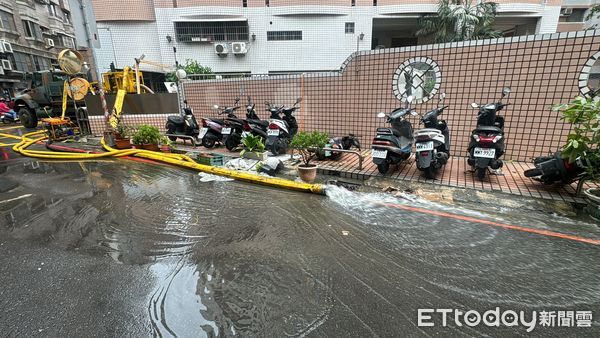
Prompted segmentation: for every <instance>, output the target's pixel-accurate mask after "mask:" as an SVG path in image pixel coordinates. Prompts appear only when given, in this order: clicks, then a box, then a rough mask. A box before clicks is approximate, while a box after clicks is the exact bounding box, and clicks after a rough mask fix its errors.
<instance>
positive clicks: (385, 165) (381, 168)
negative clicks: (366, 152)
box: [377, 161, 390, 175]
mask: <svg viewBox="0 0 600 338" xmlns="http://www.w3.org/2000/svg"><path fill="white" fill-rule="evenodd" d="M377 170H379V173H380V174H382V175H385V174H387V172H388V171H389V170H390V164H389V163H388V162H387V161H384V162H383V163H379V164H378V165H377Z"/></svg>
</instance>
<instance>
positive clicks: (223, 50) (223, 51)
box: [215, 43, 229, 55]
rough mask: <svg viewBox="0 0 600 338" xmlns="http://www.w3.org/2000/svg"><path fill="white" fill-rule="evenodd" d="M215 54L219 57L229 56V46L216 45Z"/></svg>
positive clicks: (224, 44) (223, 44)
mask: <svg viewBox="0 0 600 338" xmlns="http://www.w3.org/2000/svg"><path fill="white" fill-rule="evenodd" d="M215 53H217V54H219V55H227V54H229V46H227V44H226V43H215Z"/></svg>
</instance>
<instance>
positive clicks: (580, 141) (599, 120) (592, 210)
mask: <svg viewBox="0 0 600 338" xmlns="http://www.w3.org/2000/svg"><path fill="white" fill-rule="evenodd" d="M555 110H559V111H561V112H562V117H563V119H564V120H565V121H566V122H568V123H570V124H571V125H572V131H571V133H570V134H569V136H568V138H567V143H566V144H565V145H564V146H563V148H562V156H563V157H564V158H568V161H569V162H571V163H573V162H575V161H576V160H578V159H579V161H580V163H582V164H583V165H584V166H585V179H586V180H588V181H592V182H600V148H599V147H600V97H593V98H586V97H581V96H578V97H576V98H575V99H574V100H573V101H571V102H570V103H568V104H564V105H559V106H557V107H555ZM584 194H585V196H586V200H587V202H588V207H587V208H586V211H588V213H589V214H590V215H591V216H592V217H594V218H596V219H600V189H598V188H589V189H586V190H585V191H584Z"/></svg>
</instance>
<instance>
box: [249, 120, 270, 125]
mask: <svg viewBox="0 0 600 338" xmlns="http://www.w3.org/2000/svg"><path fill="white" fill-rule="evenodd" d="M248 123H249V124H256V125H258V126H263V127H268V126H269V121H263V120H248Z"/></svg>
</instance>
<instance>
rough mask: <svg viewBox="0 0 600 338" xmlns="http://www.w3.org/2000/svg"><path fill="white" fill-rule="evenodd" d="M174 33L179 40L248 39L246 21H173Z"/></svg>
mask: <svg viewBox="0 0 600 338" xmlns="http://www.w3.org/2000/svg"><path fill="white" fill-rule="evenodd" d="M175 34H176V36H177V41H179V42H202V41H207V42H208V41H248V22H247V21H222V22H213V21H211V22H194V21H190V22H175Z"/></svg>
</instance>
